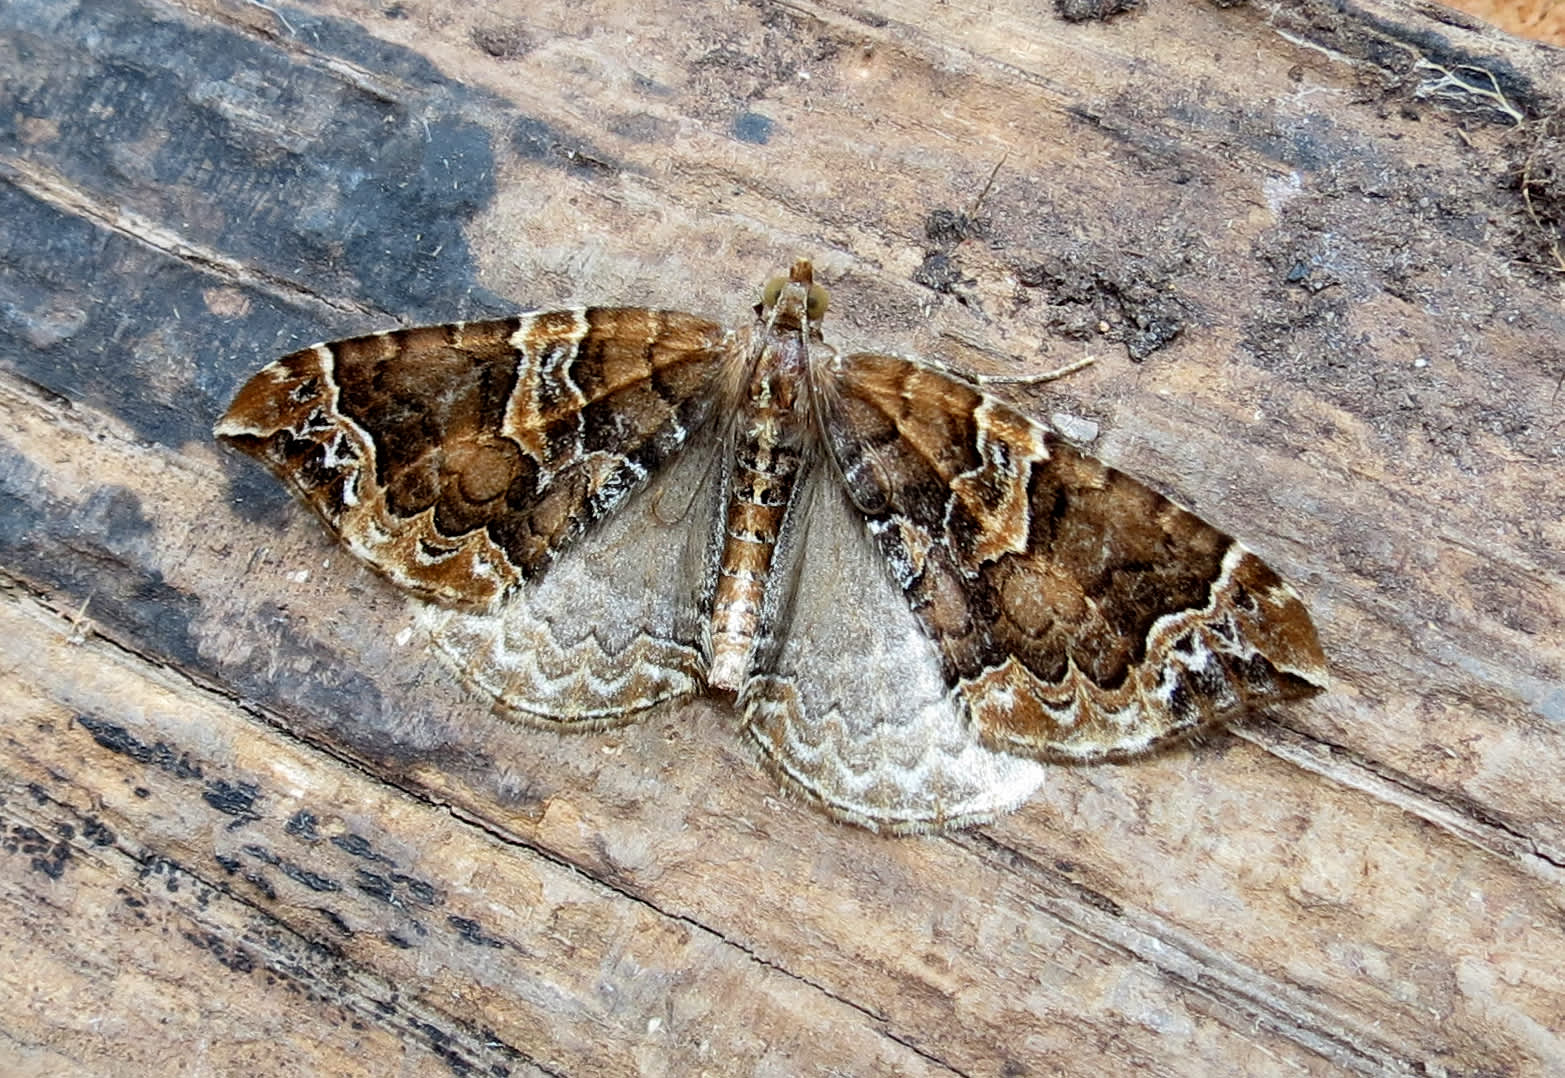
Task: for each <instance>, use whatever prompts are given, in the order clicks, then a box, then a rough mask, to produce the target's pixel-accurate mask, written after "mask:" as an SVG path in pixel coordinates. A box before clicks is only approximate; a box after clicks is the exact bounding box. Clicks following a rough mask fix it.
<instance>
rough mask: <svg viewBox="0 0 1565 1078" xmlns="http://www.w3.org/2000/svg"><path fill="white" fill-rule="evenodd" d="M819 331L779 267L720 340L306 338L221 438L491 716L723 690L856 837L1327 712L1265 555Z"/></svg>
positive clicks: (1318, 659) (596, 720)
mask: <svg viewBox="0 0 1565 1078" xmlns="http://www.w3.org/2000/svg"><path fill="white" fill-rule="evenodd" d="M825 311H826V293H825V291H824V290H823V289H822V288H821V287H820V286H819V285H816V284H815V283H814V282H813V279H812V271H811V267H810V263H809V262H807V261H803V260H801V261H799V262H797V263H795V265H794V266H793V268H792V270H791V271H790V273H789V274H788V276H787V277H786V278H778V279H776V280H774V281H772V282H770V283H769V284H768V285H767V286H766V289H765V292H764V294H763V296H762V299H761V302H760V303H759V304H758V305H757V306H756V315H757V320H756V322H755V324H754V325H753V326H751V327H749V328H748V329H744V330H733V329H726V328H724V327H722V326H720V325H718V324H716V323H713V322H708V321H705V320H703V319H700V318H697V317H695V316H693V315H689V314H683V313H680V312H678V311H659V310H649V309H644V308H638V307H631V308H606V307H587V308H576V309H571V310H560V311H544V312H539V313H534V314H524V315H519V316H517V317H515V318H509V319H503V320H499V321H489V322H471V323H454V324H451V325H446V326H431V327H426V328H422V329H407V330H398V331H393V332H388V333H378V334H374V335H372V336H368V337H356V338H353V339H350V340H345V341H338V342H337V343H335V344H318V345H315V346H314V347H312V348H306V349H304V350H303V351H300V352H295V353H293V354H292V355H289V356H285V357H283V358H282V359H280V360H278V361H277V362H275V363H273V364H271V365H270V366H268V367H266V368H265V369H263V370H261V371H260V372H259V373H258V374H256V375H255V377H253V378H252V379H250V381H249V382H248V383H247V384H246V385H245V386H244V388H243V389H241V390H240V391H239V395H238V396H237V397H236V398H235V399H234V402H233V405H232V406H231V407H230V408H229V410H228V413H227V414H226V415H225V416H224V417H223V418H222V420H221V421H219V423H218V424H217V427H216V430H215V433H216V435H217V436H218V437H219V438H221V439H222V440H223V441H225V442H228V443H229V444H231V445H234V446H236V447H238V448H239V449H242V450H244V451H245V452H246V453H249V454H251V455H252V456H254V457H256V458H258V459H260V460H261V461H263V462H264V463H265V464H266V465H267V466H268V467H270V468H271V469H272V470H273V471H274V472H275V473H276V474H277V475H278V476H279V477H280V478H281V479H282V480H283V481H284V482H285V483H287V484H288V485H289V486H291V487H293V489H294V490H295V491H296V492H297V493H298V494H299V495H300V496H301V497H303V498H304V500H305V501H307V502H308V503H309V504H310V505H311V506H313V507H314V509H315V510H316V512H318V513H319V514H320V516H321V518H322V519H323V520H324V521H325V522H326V524H327V526H328V527H329V528H331V530H332V531H333V532H334V533H335V534H336V535H337V536H338V537H339V538H340V539H341V540H342V542H343V543H344V544H346V546H347V547H348V549H350V550H351V551H353V553H354V554H356V555H357V556H358V557H360V558H361V559H363V560H364V561H365V562H367V563H368V564H369V565H371V566H372V567H374V568H375V569H377V570H379V571H380V572H381V573H383V574H384V575H385V576H386V577H388V578H389V579H390V580H391V581H392V582H394V583H395V584H398V585H400V586H401V587H403V588H405V589H407V590H408V591H410V592H412V593H414V594H415V595H417V596H419V597H420V598H423V599H426V600H429V601H430V602H429V603H428V604H426V605H425V606H424V608H423V612H422V614H421V617H422V620H423V622H424V624H425V626H426V628H427V629H428V631H429V633H430V636H431V639H432V640H433V642H434V644H435V646H436V647H437V648H438V649H439V651H440V652H441V653H442V654H443V655H444V656H445V657H446V658H447V659H448V660H449V661H450V662H451V663H452V664H453V665H454V666H455V668H456V669H457V670H458V671H460V673H461V675H462V676H463V677H464V678H465V679H466V681H467V682H468V683H469V684H470V685H471V686H473V687H474V688H476V689H477V690H479V691H480V692H482V693H485V694H487V695H489V696H492V697H493V698H494V700H495V701H496V703H497V705H498V707H499V708H500V709H501V710H502V711H503V712H504V713H506V714H509V715H511V716H514V717H518V718H521V719H525V720H529V721H532V722H537V723H543V724H550V725H557V726H570V727H575V728H588V729H591V728H598V727H602V726H606V725H608V724H611V723H617V722H622V721H625V720H628V719H631V718H634V717H635V716H637V715H639V714H640V713H641V712H643V711H645V710H647V709H648V708H651V707H655V706H658V705H663V704H666V703H668V702H669V701H674V700H679V699H681V698H684V697H689V696H693V695H696V694H698V693H701V692H704V691H708V690H717V691H720V692H723V693H727V694H732V696H733V698H734V700H735V707H736V709H737V712H738V714H739V717H740V722H741V729H742V732H743V736H744V737H745V738H746V739H747V740H748V741H749V742H750V743H751V744H753V746H754V747H755V749H756V750H758V752H759V755H760V757H761V759H762V761H763V762H764V763H765V764H766V766H767V767H768V768H769V769H770V770H771V771H772V773H773V774H775V775H776V776H777V778H778V779H779V780H780V781H781V782H782V783H783V785H784V786H786V787H787V788H789V789H790V790H792V791H794V792H796V793H799V794H801V795H803V796H804V797H805V798H806V799H808V800H811V801H813V802H815V803H817V804H819V805H821V806H822V807H824V808H825V809H826V811H828V812H830V813H831V814H832V815H834V816H836V817H838V818H839V819H843V820H847V821H850V822H852V823H856V824H860V825H862V826H864V827H868V828H871V829H874V830H879V831H890V832H908V831H931V830H938V829H943V828H949V827H960V826H964V825H968V824H973V823H976V822H979V821H983V820H986V819H989V818H992V817H993V816H995V815H996V814H998V813H1001V812H1005V811H1008V810H1010V809H1012V808H1014V807H1015V806H1016V805H1017V804H1018V803H1019V802H1020V801H1021V800H1022V799H1024V798H1025V797H1026V796H1027V795H1028V794H1030V793H1031V792H1032V791H1033V790H1034V789H1036V787H1037V786H1038V785H1039V783H1040V782H1041V781H1042V780H1043V778H1044V775H1045V769H1044V767H1043V766H1042V763H1041V762H1044V761H1047V762H1071V763H1089V762H1095V761H1104V760H1124V759H1127V758H1129V757H1133V756H1138V755H1141V754H1143V753H1146V752H1149V751H1151V750H1153V749H1156V748H1157V747H1158V746H1160V745H1164V744H1166V743H1168V742H1170V741H1173V740H1176V739H1178V738H1181V737H1186V736H1189V735H1190V734H1192V733H1195V732H1196V731H1199V730H1201V729H1204V728H1207V727H1210V726H1213V725H1214V724H1218V723H1222V722H1225V721H1227V720H1230V719H1233V718H1235V717H1237V716H1239V715H1241V714H1243V713H1244V712H1246V711H1248V710H1251V709H1254V708H1258V707H1264V706H1266V705H1269V704H1272V703H1274V702H1277V701H1284V700H1292V699H1298V698H1301V697H1305V696H1308V695H1310V694H1312V693H1314V692H1317V691H1319V690H1320V689H1322V688H1323V687H1324V686H1325V684H1326V670H1325V658H1324V656H1323V655H1322V653H1321V648H1320V644H1319V642H1318V641H1317V639H1316V635H1315V628H1314V626H1313V625H1312V624H1311V622H1310V618H1309V614H1308V613H1307V612H1306V610H1305V608H1304V604H1303V603H1302V602H1301V600H1300V599H1299V596H1298V595H1297V594H1296V593H1295V592H1294V591H1293V589H1292V588H1290V587H1289V586H1288V585H1287V584H1285V583H1283V581H1282V580H1281V579H1279V578H1278V576H1277V574H1276V573H1274V572H1273V571H1272V570H1271V569H1270V568H1268V567H1267V566H1266V565H1265V564H1263V563H1262V562H1261V561H1260V560H1259V559H1258V558H1256V557H1255V555H1254V554H1251V553H1250V552H1249V551H1248V550H1246V549H1245V548H1244V547H1242V546H1240V545H1239V544H1238V543H1237V542H1235V541H1234V540H1233V539H1231V538H1230V537H1228V536H1227V535H1224V534H1223V533H1222V532H1220V531H1218V530H1217V529H1216V528H1213V527H1212V526H1211V525H1209V524H1207V523H1205V522H1204V521H1202V520H1200V519H1199V518H1198V517H1196V516H1194V515H1193V514H1191V513H1189V512H1187V511H1186V510H1184V509H1181V508H1180V507H1179V506H1177V505H1174V504H1173V503H1172V502H1170V501H1169V500H1168V499H1166V498H1164V497H1163V496H1162V495H1160V494H1157V493H1155V492H1154V491H1152V490H1150V489H1148V488H1147V487H1145V486H1143V485H1142V484H1141V483H1139V482H1137V481H1136V480H1134V479H1132V478H1130V477H1129V476H1126V475H1124V474H1122V473H1120V472H1117V471H1115V470H1114V469H1112V468H1109V467H1107V466H1106V465H1104V464H1102V463H1100V462H1099V461H1097V460H1095V459H1094V458H1092V457H1090V456H1088V455H1086V454H1084V453H1083V452H1081V451H1080V450H1078V449H1076V448H1073V447H1072V446H1070V445H1068V444H1067V443H1066V442H1065V441H1063V440H1062V439H1061V438H1060V436H1059V435H1058V434H1057V433H1056V432H1055V431H1053V430H1052V429H1050V428H1049V427H1047V426H1045V425H1043V424H1041V423H1039V422H1037V421H1035V420H1032V419H1029V418H1027V417H1026V416H1024V415H1022V414H1021V413H1019V412H1017V411H1016V410H1015V409H1013V408H1011V407H1010V406H1009V405H1006V404H1004V403H1002V402H1001V401H1000V400H998V399H997V398H995V397H993V396H991V395H989V394H988V393H987V392H985V391H984V389H983V388H982V386H981V385H980V384H979V383H978V382H976V381H970V380H966V379H964V378H963V377H962V376H960V375H957V374H953V373H950V372H947V371H945V370H942V369H937V368H935V367H932V366H929V365H926V364H923V363H920V362H918V361H916V360H912V359H905V358H901V357H897V356H890V355H877V354H874V353H856V354H852V355H839V354H838V353H837V351H836V350H835V349H833V348H832V347H831V346H830V345H828V344H826V343H825V342H824V340H823V339H822V337H821V318H822V316H823V315H824V314H825Z"/></svg>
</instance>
